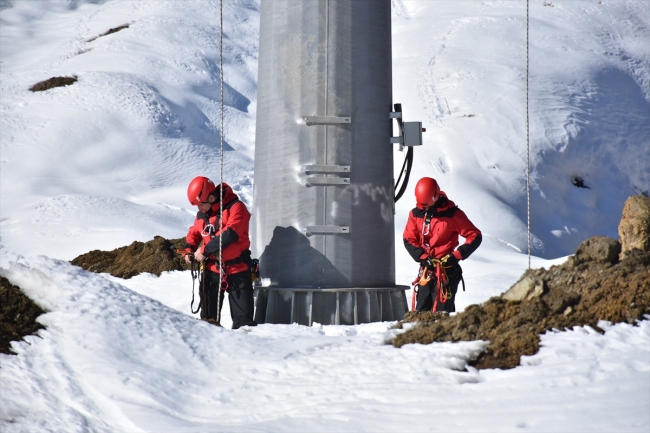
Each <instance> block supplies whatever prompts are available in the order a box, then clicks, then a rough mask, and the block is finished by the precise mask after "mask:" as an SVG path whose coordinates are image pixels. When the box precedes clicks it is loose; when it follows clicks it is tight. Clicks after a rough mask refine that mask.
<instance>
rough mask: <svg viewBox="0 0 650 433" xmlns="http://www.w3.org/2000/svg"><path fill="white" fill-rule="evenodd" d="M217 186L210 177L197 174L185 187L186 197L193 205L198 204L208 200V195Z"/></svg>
mask: <svg viewBox="0 0 650 433" xmlns="http://www.w3.org/2000/svg"><path fill="white" fill-rule="evenodd" d="M215 189H217V187H216V186H215V185H214V182H212V181H211V180H210V179H208V178H207V177H204V176H197V177H195V178H194V180H192V182H190V186H188V187H187V198H188V199H189V200H190V203H192V204H193V205H194V206H198V205H200V204H201V203H203V202H206V201H208V196H209V195H210V194H211V193H213V192H214V190H215Z"/></svg>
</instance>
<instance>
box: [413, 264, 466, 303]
mask: <svg viewBox="0 0 650 433" xmlns="http://www.w3.org/2000/svg"><path fill="white" fill-rule="evenodd" d="M446 271H447V278H448V279H449V285H448V286H447V287H448V290H449V298H448V299H447V302H444V303H440V302H438V308H437V311H447V312H448V313H453V312H455V311H456V292H457V291H458V284H459V283H460V280H461V278H462V276H463V270H462V269H461V267H460V265H456V266H453V267H451V268H447V269H446ZM437 285H438V281H437V280H436V279H435V277H434V278H431V281H429V284H427V285H426V286H418V297H417V303H416V304H415V310H416V311H431V309H432V308H433V303H434V300H435V299H436V296H437V293H436V286H437Z"/></svg>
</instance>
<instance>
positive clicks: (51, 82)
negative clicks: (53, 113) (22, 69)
mask: <svg viewBox="0 0 650 433" xmlns="http://www.w3.org/2000/svg"><path fill="white" fill-rule="evenodd" d="M76 81H77V77H52V78H48V79H47V80H45V81H41V82H40V83H36V84H34V85H33V86H32V87H30V88H29V90H31V91H32V92H42V91H44V90H50V89H53V88H55V87H63V86H69V85H71V84H73V83H75V82H76Z"/></svg>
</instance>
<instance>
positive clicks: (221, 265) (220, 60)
mask: <svg viewBox="0 0 650 433" xmlns="http://www.w3.org/2000/svg"><path fill="white" fill-rule="evenodd" d="M219 21H220V27H219V78H220V80H219V85H220V92H221V93H220V95H221V96H220V102H221V110H220V114H221V125H220V127H219V157H220V162H219V231H220V233H223V135H224V132H223V0H219ZM222 250H223V236H221V235H219V279H220V281H223V272H225V266H224V263H223V254H222ZM221 292H222V290H221V284H219V288H218V294H217V323H221Z"/></svg>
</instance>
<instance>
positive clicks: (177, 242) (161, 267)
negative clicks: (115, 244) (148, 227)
mask: <svg viewBox="0 0 650 433" xmlns="http://www.w3.org/2000/svg"><path fill="white" fill-rule="evenodd" d="M184 247H185V238H179V239H171V240H168V239H165V238H163V237H161V236H156V237H154V239H153V240H151V241H148V242H138V241H135V242H133V243H132V244H131V245H129V246H127V247H121V248H117V249H115V250H113V251H100V250H93V251H90V252H89V253H86V254H82V255H80V256H79V257H77V258H75V259H73V260H72V261H71V262H70V263H72V264H73V265H75V266H80V267H82V268H84V269H85V270H87V271H91V272H97V273H103V272H106V273H109V274H111V275H113V276H114V277H119V278H125V279H128V278H131V277H134V276H136V275H138V274H140V273H142V272H148V273H151V274H156V275H157V276H160V274H161V273H162V272H165V271H184V270H187V269H189V267H188V266H187V264H186V263H185V261H184V260H183V258H182V257H181V255H180V254H177V253H176V250H178V249H183V248H184Z"/></svg>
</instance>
